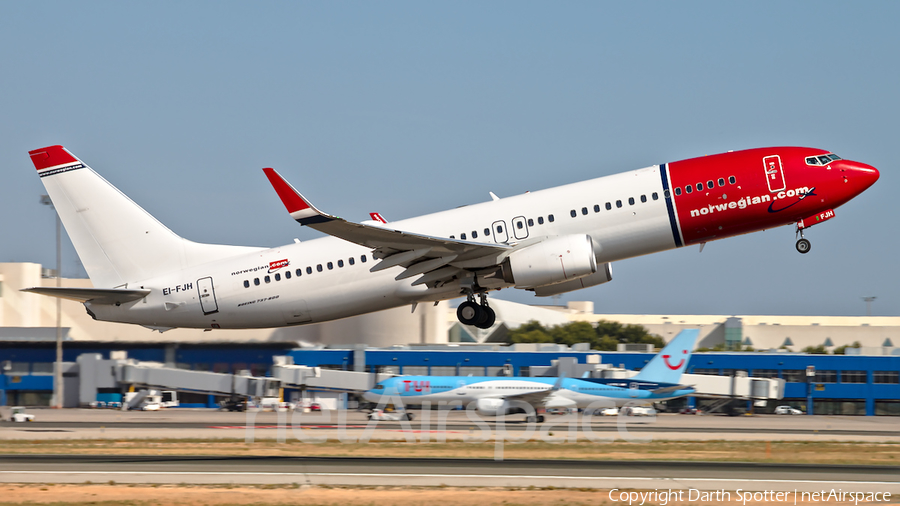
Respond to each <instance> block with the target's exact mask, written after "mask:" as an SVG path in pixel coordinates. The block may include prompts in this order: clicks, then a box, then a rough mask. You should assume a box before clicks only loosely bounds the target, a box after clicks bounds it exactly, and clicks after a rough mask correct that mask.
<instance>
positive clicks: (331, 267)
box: [328, 262, 334, 271]
mask: <svg viewBox="0 0 900 506" xmlns="http://www.w3.org/2000/svg"><path fill="white" fill-rule="evenodd" d="M331 269H334V264H333V263H331V262H328V270H329V271H330V270H331Z"/></svg>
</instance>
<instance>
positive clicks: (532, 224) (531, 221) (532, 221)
mask: <svg viewBox="0 0 900 506" xmlns="http://www.w3.org/2000/svg"><path fill="white" fill-rule="evenodd" d="M528 226H529V227H533V226H534V220H532V219H531V218H528Z"/></svg>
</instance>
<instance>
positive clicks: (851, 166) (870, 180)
mask: <svg viewBox="0 0 900 506" xmlns="http://www.w3.org/2000/svg"><path fill="white" fill-rule="evenodd" d="M841 172H842V175H843V176H844V182H845V183H847V184H849V185H852V187H853V189H854V190H855V191H854V193H856V194H860V193H862V192H863V191H865V190H866V188H868V187H870V186H872V185H873V184H875V181H878V177H879V176H880V174H879V173H878V169H876V168H875V167H872V166H871V165H866V164H864V163H860V162H851V161H849V160H845V163H844V164H843V165H842V166H841Z"/></svg>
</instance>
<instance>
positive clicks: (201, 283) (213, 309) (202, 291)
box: [197, 277, 219, 314]
mask: <svg viewBox="0 0 900 506" xmlns="http://www.w3.org/2000/svg"><path fill="white" fill-rule="evenodd" d="M197 294H198V295H199V296H200V309H202V310H203V314H213V313H218V312H219V303H218V302H216V291H215V289H214V288H213V280H212V278H209V277H207V278H200V279H198V280H197Z"/></svg>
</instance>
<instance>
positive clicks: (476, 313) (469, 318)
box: [456, 300, 484, 325]
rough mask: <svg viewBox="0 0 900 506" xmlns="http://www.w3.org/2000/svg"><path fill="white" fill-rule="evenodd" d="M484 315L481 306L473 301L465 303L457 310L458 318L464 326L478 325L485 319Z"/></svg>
mask: <svg viewBox="0 0 900 506" xmlns="http://www.w3.org/2000/svg"><path fill="white" fill-rule="evenodd" d="M483 313H484V312H483V311H482V310H481V306H479V305H478V304H476V303H474V302H472V301H471V300H467V301H465V302H463V303H462V304H460V305H459V307H458V308H456V318H458V319H459V322H460V323H462V324H463V325H477V324H478V323H479V322H480V321H481V319H482V318H483V317H484V314H483Z"/></svg>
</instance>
